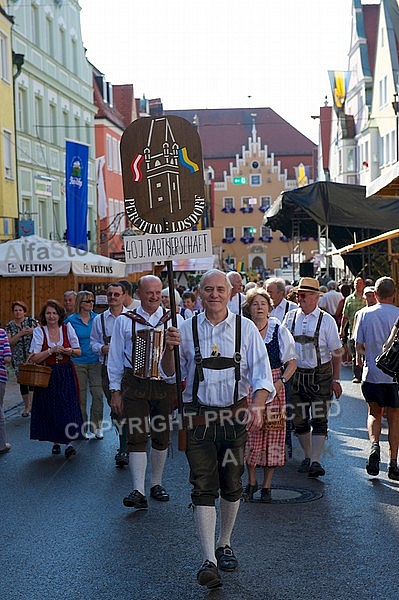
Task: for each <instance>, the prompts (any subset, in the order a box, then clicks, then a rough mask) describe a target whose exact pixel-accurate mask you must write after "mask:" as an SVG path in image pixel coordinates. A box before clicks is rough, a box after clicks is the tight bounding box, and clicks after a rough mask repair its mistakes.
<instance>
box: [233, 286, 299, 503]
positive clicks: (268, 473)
mask: <svg viewBox="0 0 399 600" xmlns="http://www.w3.org/2000/svg"><path fill="white" fill-rule="evenodd" d="M272 308H273V302H272V300H271V298H270V296H269V294H268V293H267V291H266V290H265V289H263V288H259V287H256V288H252V289H250V290H249V291H248V292H247V294H246V299H245V303H244V304H243V314H244V315H245V316H247V317H249V318H250V319H251V320H252V321H253V322H254V323H255V325H256V326H257V328H258V331H259V334H260V335H261V336H262V339H263V340H264V342H265V345H266V349H267V353H268V356H269V361H270V367H271V369H272V374H273V383H274V387H275V388H276V395H275V397H274V398H273V400H272V402H270V403H268V404H266V409H265V418H264V426H263V429H261V430H259V431H254V432H252V431H250V432H248V439H247V444H246V448H245V459H246V465H247V470H248V485H247V486H246V487H245V490H244V494H243V496H244V500H246V501H249V502H252V501H253V497H254V494H255V493H256V492H257V491H258V482H257V480H256V467H257V466H260V467H263V481H262V486H261V496H260V501H261V502H264V503H269V502H271V501H272V494H271V484H272V478H273V474H274V470H275V468H276V467H282V466H283V465H284V463H285V437H286V399H285V384H286V382H287V381H288V380H289V379H290V378H291V377H292V375H293V374H294V372H295V370H296V352H295V342H294V339H293V337H292V335H291V333H290V332H289V331H288V329H287V328H286V327H284V326H283V325H281V323H280V321H279V320H278V319H276V318H275V317H269V313H270V311H271V310H272ZM248 402H249V403H250V402H251V394H249V399H248Z"/></svg>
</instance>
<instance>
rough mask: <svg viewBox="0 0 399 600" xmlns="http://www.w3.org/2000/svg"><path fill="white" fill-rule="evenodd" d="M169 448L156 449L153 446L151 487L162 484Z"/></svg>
mask: <svg viewBox="0 0 399 600" xmlns="http://www.w3.org/2000/svg"><path fill="white" fill-rule="evenodd" d="M167 455H168V450H167V449H166V450H154V448H151V487H154V485H162V475H163V469H164V466H165V461H166V457H167Z"/></svg>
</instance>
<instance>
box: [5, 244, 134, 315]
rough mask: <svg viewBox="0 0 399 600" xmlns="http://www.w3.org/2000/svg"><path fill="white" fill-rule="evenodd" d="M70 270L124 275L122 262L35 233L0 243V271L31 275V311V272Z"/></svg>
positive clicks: (58, 273)
mask: <svg viewBox="0 0 399 600" xmlns="http://www.w3.org/2000/svg"><path fill="white" fill-rule="evenodd" d="M71 270H72V273H73V274H74V275H78V276H84V275H87V276H90V277H101V278H104V277H105V278H114V279H122V278H124V277H125V273H126V265H125V263H123V262H120V261H119V260H113V259H112V258H108V257H107V256H101V255H100V254H94V253H93V252H88V251H84V250H80V249H78V248H73V247H72V246H67V245H66V244H64V243H62V242H56V241H52V240H46V239H44V238H41V237H39V236H37V235H30V236H27V237H21V238H18V239H16V240H10V241H8V242H4V243H3V244H0V275H2V276H3V277H31V279H32V314H34V309H35V307H34V298H35V276H40V277H43V276H44V277H54V276H65V275H68V274H69V273H70V271H71Z"/></svg>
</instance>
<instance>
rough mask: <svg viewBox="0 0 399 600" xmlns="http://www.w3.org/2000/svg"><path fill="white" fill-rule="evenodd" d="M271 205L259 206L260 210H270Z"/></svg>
mask: <svg viewBox="0 0 399 600" xmlns="http://www.w3.org/2000/svg"><path fill="white" fill-rule="evenodd" d="M269 208H270V206H259V208H258V210H260V212H263V213H265V212H266V211H267V210H269Z"/></svg>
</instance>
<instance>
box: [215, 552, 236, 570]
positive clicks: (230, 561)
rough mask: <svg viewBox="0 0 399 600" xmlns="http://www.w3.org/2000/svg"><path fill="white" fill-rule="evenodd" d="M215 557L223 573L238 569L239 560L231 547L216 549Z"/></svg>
mask: <svg viewBox="0 0 399 600" xmlns="http://www.w3.org/2000/svg"><path fill="white" fill-rule="evenodd" d="M215 556H216V560H217V561H218V567H219V569H220V570H221V571H235V570H236V568H237V567H238V561H237V558H236V557H235V554H234V552H233V550H232V549H231V548H230V546H221V547H220V548H216V551H215Z"/></svg>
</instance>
